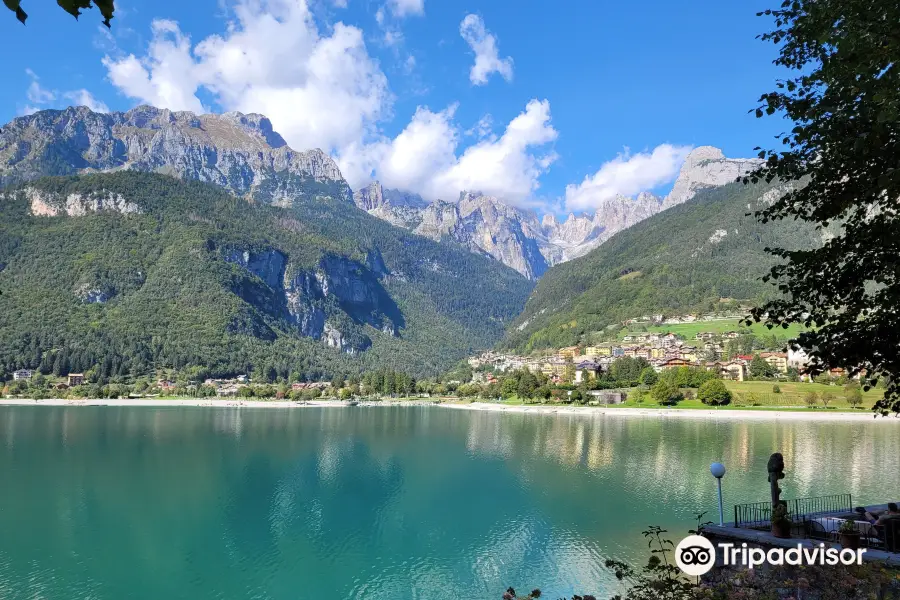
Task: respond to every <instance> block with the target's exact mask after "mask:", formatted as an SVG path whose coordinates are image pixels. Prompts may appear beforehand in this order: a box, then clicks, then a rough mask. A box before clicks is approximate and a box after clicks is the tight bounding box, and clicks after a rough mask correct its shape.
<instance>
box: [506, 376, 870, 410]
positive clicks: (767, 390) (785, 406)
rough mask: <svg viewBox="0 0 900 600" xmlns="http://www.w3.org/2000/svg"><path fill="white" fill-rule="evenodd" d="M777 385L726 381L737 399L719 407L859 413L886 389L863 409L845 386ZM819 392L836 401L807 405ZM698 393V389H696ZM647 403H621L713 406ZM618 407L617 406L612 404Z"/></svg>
mask: <svg viewBox="0 0 900 600" xmlns="http://www.w3.org/2000/svg"><path fill="white" fill-rule="evenodd" d="M774 385H776V384H775V383H774V382H771V381H726V382H725V386H726V387H727V388H728V389H729V390H730V391H731V392H732V394H733V395H734V400H733V402H732V404H731V405H729V406H723V407H719V410H791V411H811V410H828V411H833V410H845V411H850V410H853V411H855V412H859V411H866V410H869V409H870V408H872V406H873V405H874V404H875V402H876V401H877V400H878V399H880V398H881V396H882V394H883V390H878V389H872V390H869V391H868V392H863V403H862V405H860V407H859V408H856V409H854V408H853V407H851V406H850V405H849V404H847V399H846V395H845V392H844V388H842V387H840V386H836V385H824V384H820V383H785V382H779V383H777V385H778V387H779V389H780V390H781V392H780V393H778V394H776V393H774V392H773V391H772V388H773V386H774ZM811 391H812V392H816V394H817V395H818V396H819V398H821V396H822V393H823V392H828V393H831V394H832V395H833V396H834V400H832V401H831V402H829V403H828V407H827V408H826V407H825V406H824V405H823V404H822V402H821V400H820V401H819V403H818V404H817V405H816V406H815V407H814V408H809V407H807V405H806V401H805V398H806V394H808V393H809V392H811ZM693 392H694V393H696V390H693ZM750 394H755V398H753V397H752V396H750ZM644 398H645V399H644V401H643V402H635V401H634V400H633V399H631V397H630V398H629V399H628V400H627V401H626V402H625V403H623V404H620V405H617V406H624V407H630V408H679V409H682V408H683V409H708V408H713V407H710V406H707V405H705V404H703V403H702V402H700V401H699V400H697V399H691V400H682V401H681V402H679V403H678V404H677V405H676V406H662V405H660V404H657V403H656V402H653V401H652V400H650V398H649V396H647V395H645V396H644ZM751 401H752V402H755V403H757V404H758V405H756V406H751V405H750V402H751ZM503 403H504V404H511V405H520V404H524V403H523V402H522V401H521V400H519V399H517V398H513V399H509V400H504V401H503ZM611 408H615V407H611Z"/></svg>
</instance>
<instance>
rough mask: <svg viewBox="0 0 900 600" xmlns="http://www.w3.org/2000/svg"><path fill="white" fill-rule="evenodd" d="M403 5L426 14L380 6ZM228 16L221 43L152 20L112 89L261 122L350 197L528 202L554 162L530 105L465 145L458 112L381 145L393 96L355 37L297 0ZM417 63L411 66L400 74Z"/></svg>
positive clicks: (543, 104)
mask: <svg viewBox="0 0 900 600" xmlns="http://www.w3.org/2000/svg"><path fill="white" fill-rule="evenodd" d="M401 4H402V5H403V6H404V8H403V9H402V10H401V12H402V11H406V12H405V13H404V14H414V13H415V10H421V8H422V3H421V2H412V3H410V2H405V1H404V2H399V3H393V4H390V3H389V4H387V5H386V6H387V7H388V8H389V9H390V10H392V11H393V10H394V9H398V6H399V5H401ZM415 7H418V9H416V8H415ZM233 9H234V13H233V14H234V18H233V21H232V22H231V23H230V24H229V26H228V28H227V30H226V31H225V32H224V33H223V34H221V35H211V36H208V37H206V38H205V39H202V40H199V41H197V42H192V40H191V39H190V38H189V37H188V36H187V35H185V34H184V33H183V32H182V31H181V30H180V28H179V26H178V24H177V23H174V22H172V21H168V20H157V21H154V23H153V37H152V40H151V42H150V44H149V46H148V48H147V51H146V53H145V54H143V55H140V56H135V55H133V54H131V55H124V56H122V57H118V58H110V57H109V56H107V57H105V58H104V60H103V62H104V65H106V67H107V70H108V74H109V79H110V81H112V82H113V84H114V85H116V86H117V87H118V88H119V89H120V90H121V91H122V92H123V93H125V94H126V95H128V96H130V97H133V98H136V99H138V100H140V101H142V102H148V103H151V104H154V105H156V106H160V107H164V108H170V109H174V110H191V111H194V112H201V111H203V110H204V107H203V105H202V103H201V101H200V95H199V94H200V93H205V94H208V96H205V97H210V98H211V99H212V102H213V103H214V105H215V107H216V109H222V110H226V111H227V110H238V111H241V112H245V113H246V112H257V113H262V114H264V115H266V116H268V117H269V118H270V119H271V120H272V123H273V125H274V127H275V129H276V130H277V131H279V133H281V134H282V135H283V136H284V137H285V139H286V140H287V141H288V144H290V146H291V147H293V148H295V149H298V150H303V149H307V148H313V147H319V148H322V149H323V150H325V151H326V152H329V153H331V154H332V155H333V156H335V158H336V160H337V161H338V164H339V165H340V167H341V171H342V173H343V174H344V177H345V178H346V179H347V180H348V182H349V183H350V185H351V187H353V188H354V189H357V188H359V187H360V186H362V185H365V184H367V183H368V182H369V181H370V180H371V179H372V178H373V177H377V178H379V179H381V180H382V182H383V183H384V184H385V185H386V186H388V187H399V188H403V189H406V190H409V191H414V192H419V193H421V194H423V195H424V196H426V197H428V198H432V199H434V198H444V199H448V200H453V199H456V198H457V197H458V195H459V192H460V191H461V190H463V189H466V190H479V191H483V192H485V193H489V194H495V195H498V196H502V197H504V198H505V199H507V200H509V201H511V202H521V203H524V202H526V201H527V200H528V198H529V196H530V195H531V194H532V193H533V192H534V191H535V190H536V189H538V186H539V178H540V176H541V175H542V174H543V173H544V172H545V171H546V169H547V168H548V167H549V166H550V164H551V163H552V162H553V160H554V159H555V154H553V152H552V151H551V150H546V149H545V148H544V146H546V145H547V144H549V143H550V142H552V141H553V140H554V139H556V137H557V132H556V130H555V129H554V128H553V127H552V125H551V123H550V105H549V103H548V102H547V101H546V100H545V101H538V100H533V101H531V102H529V103H528V105H527V106H526V108H525V110H524V111H523V112H522V113H521V114H519V115H518V116H517V117H516V118H514V119H513V120H512V121H511V122H510V123H509V124H508V125H507V126H506V128H505V131H504V132H503V133H502V135H499V136H498V135H495V134H493V133H492V131H493V129H492V123H491V121H490V119H489V117H488V118H486V119H482V121H480V122H479V124H478V125H477V126H476V128H475V131H476V132H477V136H478V137H477V141H476V142H475V143H474V144H472V145H470V146H468V147H465V146H463V145H461V143H462V140H463V139H465V133H464V130H463V129H462V128H461V127H460V126H459V125H458V124H457V123H456V122H455V120H454V112H455V110H456V106H455V105H453V106H450V107H448V108H446V109H445V110H442V111H437V112H435V111H432V110H430V109H428V108H426V107H420V108H418V109H417V110H416V112H415V114H414V115H413V116H412V118H411V119H410V121H409V123H408V124H407V125H406V127H405V128H404V129H403V131H401V132H400V134H399V135H397V136H396V137H394V138H388V137H385V136H384V135H382V134H381V133H380V132H379V130H378V127H377V124H378V123H379V122H380V121H381V120H382V119H385V118H387V117H390V116H391V108H392V102H393V98H392V96H391V94H390V92H389V90H388V84H387V78H386V77H385V75H384V74H383V73H382V71H381V70H380V68H379V66H378V64H377V62H376V61H374V60H373V59H372V58H371V57H370V56H369V53H368V51H367V49H366V46H365V42H364V40H363V32H362V31H361V30H359V29H358V28H356V27H351V26H348V25H345V24H343V23H336V24H335V25H334V26H333V27H331V28H330V29H329V30H328V31H327V32H323V31H319V29H318V27H317V25H316V23H315V21H314V19H313V17H312V15H311V13H310V11H309V8H308V6H307V4H306V1H305V0H237V3H236V4H235V5H234V6H233ZM398 10H399V9H398ZM379 12H380V13H381V15H382V22H384V18H383V17H384V11H379ZM476 33H477V32H476ZM481 37H482V38H484V36H481ZM490 44H491V45H492V47H494V48H495V45H494V42H493V38H491V42H490ZM414 64H415V63H414V59H412V58H411V57H409V58H407V62H406V63H405V67H406V68H407V69H411V68H412V67H413V66H414ZM504 64H505V63H504ZM495 70H496V69H495ZM498 129H499V128H498ZM470 141H471V140H470Z"/></svg>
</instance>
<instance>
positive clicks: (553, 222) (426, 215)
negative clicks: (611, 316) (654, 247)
mask: <svg viewBox="0 0 900 600" xmlns="http://www.w3.org/2000/svg"><path fill="white" fill-rule="evenodd" d="M758 164H759V161H758V160H755V159H730V158H726V157H725V155H724V154H723V153H722V151H721V150H719V149H718V148H713V147H711V146H701V147H699V148H696V149H694V150H693V151H691V152H690V154H688V156H687V159H686V160H685V162H684V165H683V166H682V168H681V172H680V173H679V175H678V178H677V179H676V181H675V184H674V185H673V187H672V191H671V192H670V193H669V194H668V195H666V196H665V197H658V196H655V195H653V194H651V193H649V192H642V193H641V194H638V196H637V197H636V198H629V197H627V196H623V195H616V196H615V197H613V198H609V199H607V200H605V201H603V202H602V203H601V204H600V206H599V207H598V208H597V209H596V211H595V212H594V213H593V214H582V215H575V214H569V216H568V217H567V218H566V219H565V220H564V221H562V222H559V221H558V220H557V219H556V217H555V216H554V215H553V214H552V213H551V214H546V215H544V216H543V217H539V216H538V214H537V213H535V212H534V211H532V210H528V209H522V208H516V207H513V206H510V205H508V204H506V203H504V202H503V201H502V200H501V199H498V198H496V197H493V196H485V195H482V194H480V193H477V192H461V193H460V196H459V198H458V199H457V200H456V201H455V202H447V201H443V200H437V201H434V202H432V203H428V202H426V201H425V200H424V199H423V198H422V197H421V196H418V195H415V194H409V193H404V192H401V191H399V190H392V189H384V188H383V187H382V186H381V184H380V183H378V182H377V181H376V182H373V183H371V184H370V185H369V186H367V187H365V188H363V189H360V190H357V191H356V192H355V193H354V194H353V199H354V202H355V203H356V205H357V206H358V207H359V208H361V209H363V210H365V211H367V212H369V214H372V215H374V216H376V217H378V218H380V219H384V220H386V221H388V222H389V223H391V224H393V225H397V226H398V227H404V228H406V229H409V230H410V231H413V232H414V233H417V234H419V235H424V236H425V237H429V238H431V239H433V240H438V241H441V240H452V241H455V242H458V243H460V244H462V245H463V246H465V247H466V248H468V249H470V250H471V251H473V252H478V253H483V254H486V255H488V256H491V257H493V258H495V259H497V260H499V261H500V262H502V263H503V264H505V265H507V266H510V267H512V268H513V269H515V270H516V271H518V272H519V273H521V274H522V275H524V276H525V277H527V278H529V279H532V280H534V279H537V278H539V277H540V276H541V275H543V274H544V272H545V271H546V270H547V269H548V268H550V267H551V266H553V265H557V264H560V263H563V262H566V261H568V260H572V259H573V258H578V257H579V256H584V255H585V254H587V253H588V252H590V251H591V250H593V249H594V248H596V247H598V246H599V245H600V244H602V243H603V242H605V241H606V240H608V239H609V238H611V237H612V236H613V235H615V234H616V233H618V232H620V231H622V230H624V229H627V228H628V227H631V226H632V225H634V224H635V223H639V222H640V221H643V220H644V219H646V218H648V217H651V216H653V215H655V214H657V213H659V212H660V211H663V210H665V209H667V208H671V207H672V206H677V205H678V204H681V203H683V202H685V201H687V200H690V199H691V198H693V197H694V195H695V194H696V193H697V192H698V191H700V190H703V189H706V188H710V187H716V186H720V185H725V184H728V183H731V182H733V181H735V179H737V178H738V177H740V176H741V175H744V174H745V173H747V172H749V171H751V170H752V169H754V168H755V167H756V166H757V165H758Z"/></svg>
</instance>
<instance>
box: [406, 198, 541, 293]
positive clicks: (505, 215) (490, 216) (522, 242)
mask: <svg viewBox="0 0 900 600" xmlns="http://www.w3.org/2000/svg"><path fill="white" fill-rule="evenodd" d="M421 215H422V220H421V222H420V223H419V225H418V226H416V228H415V229H413V231H414V232H415V233H418V234H419V235H424V236H425V237H429V238H431V239H434V240H443V239H449V240H453V241H455V242H457V243H460V244H462V245H464V246H465V247H467V248H469V249H470V250H472V251H473V252H478V253H481V254H486V255H488V256H491V257H493V258H495V259H497V260H499V261H500V262H502V263H503V264H505V265H507V266H509V267H512V268H513V269H515V270H517V271H518V272H519V273H521V274H522V275H524V276H525V277H528V278H530V279H537V278H538V277H540V276H541V275H543V274H544V271H546V270H547V268H548V267H549V264H548V262H547V260H546V259H545V258H544V255H543V254H542V253H541V247H540V242H539V240H543V234H542V232H541V226H540V224H539V223H538V221H537V216H536V215H535V214H534V213H532V212H529V211H523V210H520V209H517V208H514V207H512V206H508V205H506V204H503V203H502V202H500V201H499V200H498V199H497V198H494V197H492V196H482V195H476V194H470V193H463V194H460V199H459V202H457V203H449V202H434V203H432V204H431V205H429V206H428V207H427V208H425V209H424V210H423V211H422V212H421Z"/></svg>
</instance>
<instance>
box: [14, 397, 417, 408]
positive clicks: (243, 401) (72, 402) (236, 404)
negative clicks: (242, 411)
mask: <svg viewBox="0 0 900 600" xmlns="http://www.w3.org/2000/svg"><path fill="white" fill-rule="evenodd" d="M431 404H434V402H429V401H424V400H423V401H417V400H384V401H378V402H362V401H360V402H358V403H357V404H351V403H350V402H345V401H343V400H308V401H297V402H295V401H293V400H252V399H247V398H229V399H223V398H172V399H159V398H131V399H126V398H110V399H106V398H102V399H96V400H89V399H74V398H58V399H47V400H30V399H28V398H0V406H148V407H157V408H164V407H173V406H176V407H178V406H180V407H186V406H193V407H210V408H347V407H350V406H422V405H431Z"/></svg>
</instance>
